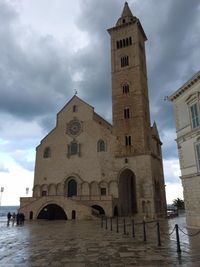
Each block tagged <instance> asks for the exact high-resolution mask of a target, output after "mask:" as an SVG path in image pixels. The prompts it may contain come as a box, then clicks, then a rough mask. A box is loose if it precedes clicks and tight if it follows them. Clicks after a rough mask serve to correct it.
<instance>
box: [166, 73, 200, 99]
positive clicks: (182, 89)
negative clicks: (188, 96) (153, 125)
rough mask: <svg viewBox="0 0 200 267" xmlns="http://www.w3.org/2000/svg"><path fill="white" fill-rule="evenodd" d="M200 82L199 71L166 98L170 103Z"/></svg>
mask: <svg viewBox="0 0 200 267" xmlns="http://www.w3.org/2000/svg"><path fill="white" fill-rule="evenodd" d="M198 81H200V71H198V72H197V73H196V74H195V75H194V76H193V77H192V78H191V79H190V80H188V81H187V82H186V83H185V84H184V85H183V86H181V87H180V88H179V89H178V90H177V91H176V92H175V93H173V94H172V95H171V96H169V97H168V99H169V100H170V101H172V102H173V101H174V100H175V99H176V98H178V97H179V96H180V95H182V94H183V93H184V92H185V91H187V90H188V89H189V88H190V87H191V86H193V85H194V84H196V83H197V82H198Z"/></svg>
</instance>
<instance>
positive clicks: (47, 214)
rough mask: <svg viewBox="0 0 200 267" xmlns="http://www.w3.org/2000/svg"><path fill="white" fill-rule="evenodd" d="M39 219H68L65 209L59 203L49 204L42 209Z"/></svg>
mask: <svg viewBox="0 0 200 267" xmlns="http://www.w3.org/2000/svg"><path fill="white" fill-rule="evenodd" d="M37 219H46V220H67V215H66V214H65V212H64V210H63V209H62V208H61V207H60V206H58V205H57V204H48V205H46V206H45V207H43V208H42V209H41V211H40V212H39V214H38V216H37Z"/></svg>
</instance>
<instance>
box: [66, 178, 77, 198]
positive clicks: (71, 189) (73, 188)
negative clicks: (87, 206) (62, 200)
mask: <svg viewBox="0 0 200 267" xmlns="http://www.w3.org/2000/svg"><path fill="white" fill-rule="evenodd" d="M67 188H68V190H67V196H68V197H73V196H77V182H76V181H75V180H74V179H70V180H69V181H68V187H67Z"/></svg>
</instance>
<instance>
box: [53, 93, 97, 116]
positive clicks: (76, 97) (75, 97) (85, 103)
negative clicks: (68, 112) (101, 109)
mask: <svg viewBox="0 0 200 267" xmlns="http://www.w3.org/2000/svg"><path fill="white" fill-rule="evenodd" d="M74 99H78V101H80V102H82V103H83V104H84V105H87V106H88V107H89V108H91V109H93V110H94V107H93V106H91V105H89V104H88V103H87V102H85V101H84V100H82V99H81V98H80V97H78V96H77V95H74V96H73V97H72V98H71V99H70V100H69V101H68V102H67V103H66V104H65V105H64V107H63V108H62V109H61V110H60V111H59V112H58V114H59V113H60V112H62V111H63V109H65V107H66V106H68V105H69V104H70V103H71V102H72V101H73V100H74ZM58 114H57V115H58Z"/></svg>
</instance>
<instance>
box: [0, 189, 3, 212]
mask: <svg viewBox="0 0 200 267" xmlns="http://www.w3.org/2000/svg"><path fill="white" fill-rule="evenodd" d="M3 191H4V187H1V191H0V193H1V194H0V207H1V199H2V195H3Z"/></svg>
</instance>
